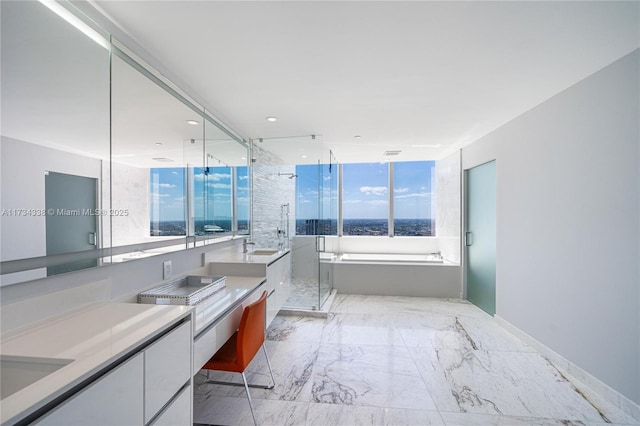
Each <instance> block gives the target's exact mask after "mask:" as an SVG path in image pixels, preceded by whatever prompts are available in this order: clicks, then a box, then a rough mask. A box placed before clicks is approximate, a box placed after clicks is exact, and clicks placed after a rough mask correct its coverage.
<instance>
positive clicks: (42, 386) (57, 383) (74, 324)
mask: <svg viewBox="0 0 640 426" xmlns="http://www.w3.org/2000/svg"><path fill="white" fill-rule="evenodd" d="M192 311H193V307H192V306H166V305H163V306H161V305H144V304H135V303H101V304H96V305H92V306H90V307H85V308H83V309H80V310H77V311H74V312H70V313H67V314H65V315H63V316H60V317H58V318H55V319H53V320H49V321H46V322H43V323H41V324H36V325H33V326H30V327H27V328H25V329H22V330H17V331H12V332H8V333H5V334H3V335H2V336H1V340H0V354H1V355H2V357H3V358H5V359H11V358H12V357H37V358H45V359H63V360H71V362H70V363H68V364H67V365H64V366H63V367H61V368H59V369H58V370H56V371H54V372H52V373H50V374H48V375H46V376H45V377H43V378H41V379H39V380H37V381H35V382H34V383H31V384H30V385H28V386H26V387H24V388H23V389H21V390H19V391H17V392H15V393H13V394H12V395H9V396H7V397H5V398H4V399H3V400H2V401H0V413H1V423H2V424H5V423H14V422H16V421H18V420H19V419H21V418H24V417H25V416H27V415H29V414H30V413H33V412H34V411H35V410H37V409H39V408H41V407H43V406H44V405H45V404H47V403H48V402H50V401H52V400H54V399H55V398H57V397H58V396H60V395H62V394H63V393H64V392H66V391H68V390H70V389H72V388H73V387H74V386H76V385H78V384H79V383H81V382H82V381H84V380H86V379H88V378H89V377H91V376H92V375H93V374H96V373H97V372H99V371H100V370H101V369H103V368H105V367H107V366H108V365H109V364H111V363H112V362H114V361H116V360H117V359H118V358H120V357H122V356H124V355H126V354H128V353H129V352H131V351H133V350H134V349H136V348H137V347H139V346H140V345H141V344H144V343H145V342H146V341H149V340H151V339H152V338H153V337H155V336H157V335H159V334H160V333H162V332H163V331H164V330H166V329H167V328H168V327H170V326H171V324H174V323H175V322H177V321H179V320H181V319H183V318H185V317H187V316H189V315H191V314H192Z"/></svg>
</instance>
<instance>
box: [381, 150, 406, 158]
mask: <svg viewBox="0 0 640 426" xmlns="http://www.w3.org/2000/svg"><path fill="white" fill-rule="evenodd" d="M401 152H402V151H385V152H384V156H385V157H388V156H390V155H398V154H400V153H401Z"/></svg>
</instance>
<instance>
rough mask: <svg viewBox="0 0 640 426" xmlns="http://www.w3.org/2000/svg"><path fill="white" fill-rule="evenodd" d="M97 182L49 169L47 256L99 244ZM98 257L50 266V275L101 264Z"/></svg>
mask: <svg viewBox="0 0 640 426" xmlns="http://www.w3.org/2000/svg"><path fill="white" fill-rule="evenodd" d="M97 183H98V180H97V179H95V178H88V177H84V176H75V175H67V174H64V173H55V172H47V173H46V174H45V206H46V210H47V216H46V238H47V256H52V255H56V254H64V253H73V252H80V251H88V250H95V249H96V248H97V244H98V241H97V220H98V218H99V217H100V215H99V213H100V212H98V211H97V200H98V199H97V194H96V193H97ZM97 264H98V260H97V258H96V257H93V258H89V259H82V260H77V261H74V262H71V263H65V264H62V265H53V266H49V267H48V268H47V275H56V274H62V273H65V272H70V271H76V270H79V269H85V268H91V267H94V266H97Z"/></svg>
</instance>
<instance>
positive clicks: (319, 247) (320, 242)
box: [316, 235, 324, 252]
mask: <svg viewBox="0 0 640 426" xmlns="http://www.w3.org/2000/svg"><path fill="white" fill-rule="evenodd" d="M316 251H317V252H324V235H318V236H316Z"/></svg>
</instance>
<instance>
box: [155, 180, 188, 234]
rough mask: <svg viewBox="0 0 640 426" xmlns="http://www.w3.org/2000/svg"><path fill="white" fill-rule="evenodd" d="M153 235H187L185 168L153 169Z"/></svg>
mask: <svg viewBox="0 0 640 426" xmlns="http://www.w3.org/2000/svg"><path fill="white" fill-rule="evenodd" d="M150 177H151V200H150V203H151V224H150V235H151V236H170V235H186V234H187V228H186V222H185V203H184V197H185V169H183V168H154V169H151V176H150Z"/></svg>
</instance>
